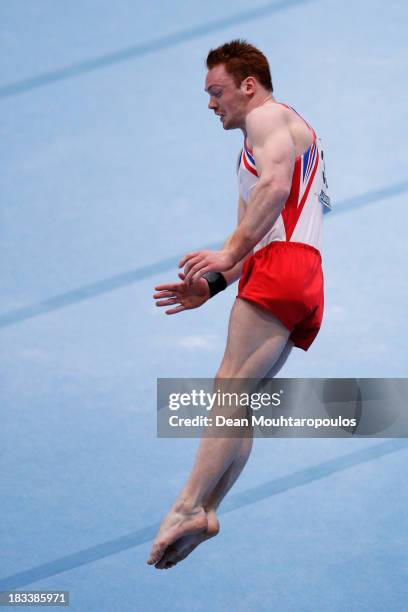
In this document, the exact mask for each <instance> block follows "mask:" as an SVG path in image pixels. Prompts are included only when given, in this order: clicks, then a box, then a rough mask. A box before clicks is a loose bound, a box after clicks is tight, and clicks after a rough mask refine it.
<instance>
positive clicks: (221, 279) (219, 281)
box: [203, 272, 227, 297]
mask: <svg viewBox="0 0 408 612" xmlns="http://www.w3.org/2000/svg"><path fill="white" fill-rule="evenodd" d="M203 278H205V280H206V281H207V283H208V288H209V290H210V297H214V295H216V294H217V293H219V292H220V291H224V289H225V288H226V286H227V281H226V280H225V276H224V275H223V274H221V272H206V273H205V274H203Z"/></svg>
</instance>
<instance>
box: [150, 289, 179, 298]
mask: <svg viewBox="0 0 408 612" xmlns="http://www.w3.org/2000/svg"><path fill="white" fill-rule="evenodd" d="M153 297H154V299H155V300H157V298H167V297H176V290H174V291H160V293H154V294H153Z"/></svg>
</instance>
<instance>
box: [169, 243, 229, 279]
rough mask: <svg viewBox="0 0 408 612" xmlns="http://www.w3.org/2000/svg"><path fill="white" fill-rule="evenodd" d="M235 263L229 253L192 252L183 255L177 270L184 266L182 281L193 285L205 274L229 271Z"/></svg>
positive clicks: (222, 251)
mask: <svg viewBox="0 0 408 612" xmlns="http://www.w3.org/2000/svg"><path fill="white" fill-rule="evenodd" d="M235 263H236V262H235V260H234V258H233V257H232V255H231V253H230V252H229V251H224V250H221V251H194V252H192V253H187V255H184V257H183V259H182V260H181V261H180V263H179V268H182V267H183V266H184V274H185V279H184V281H185V282H186V283H194V282H196V281H197V280H198V279H199V278H201V277H202V275H203V274H205V273H206V272H225V271H226V270H231V268H233V267H234V265H235Z"/></svg>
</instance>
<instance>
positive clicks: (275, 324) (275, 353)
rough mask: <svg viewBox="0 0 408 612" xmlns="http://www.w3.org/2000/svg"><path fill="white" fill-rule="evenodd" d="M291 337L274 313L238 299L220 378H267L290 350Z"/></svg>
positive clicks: (230, 325) (233, 310)
mask: <svg viewBox="0 0 408 612" xmlns="http://www.w3.org/2000/svg"><path fill="white" fill-rule="evenodd" d="M289 336H290V332H289V330H288V329H287V328H286V327H285V326H284V325H283V324H282V323H281V322H280V321H279V320H278V319H276V318H275V317H274V316H273V315H272V314H270V313H269V312H267V311H266V310H263V309H261V308H259V307H258V306H255V305H254V304H252V303H251V302H248V301H246V300H244V299H241V298H237V299H236V300H235V302H234V305H233V307H232V310H231V315H230V321H229V326H228V338H227V346H226V349H225V353H224V357H223V360H222V362H221V366H220V369H219V371H218V374H217V376H218V377H219V378H264V377H265V376H266V375H267V374H268V372H269V371H270V370H271V369H272V368H273V367H274V366H275V365H276V364H277V362H278V360H279V358H280V357H281V356H282V353H283V351H284V349H285V348H286V350H287V345H288V340H289ZM289 345H291V342H290V341H289ZM289 352H290V351H289ZM286 357H287V355H286Z"/></svg>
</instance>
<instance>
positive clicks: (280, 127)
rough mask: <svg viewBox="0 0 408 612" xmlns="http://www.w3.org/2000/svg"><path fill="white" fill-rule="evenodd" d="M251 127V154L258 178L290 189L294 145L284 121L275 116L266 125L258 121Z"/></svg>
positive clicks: (293, 163)
mask: <svg viewBox="0 0 408 612" xmlns="http://www.w3.org/2000/svg"><path fill="white" fill-rule="evenodd" d="M251 128H252V129H251V141H252V143H253V155H254V158H255V163H256V168H257V171H258V175H259V178H260V179H261V180H262V181H264V182H268V183H271V184H272V183H273V184H274V185H275V186H278V187H279V188H282V189H286V190H287V189H289V190H290V185H291V183H292V175H293V168H294V165H295V145H294V142H293V139H292V135H291V133H290V130H289V128H288V126H287V124H286V122H285V121H284V120H283V119H279V118H278V117H276V118H274V120H272V121H270V123H269V124H268V125H267V127H265V126H264V125H261V124H260V123H259V122H258V123H255V124H254V125H252V126H251ZM248 133H249V130H248Z"/></svg>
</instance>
